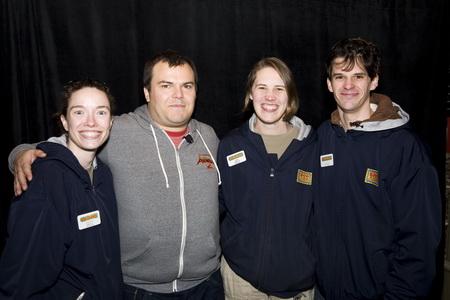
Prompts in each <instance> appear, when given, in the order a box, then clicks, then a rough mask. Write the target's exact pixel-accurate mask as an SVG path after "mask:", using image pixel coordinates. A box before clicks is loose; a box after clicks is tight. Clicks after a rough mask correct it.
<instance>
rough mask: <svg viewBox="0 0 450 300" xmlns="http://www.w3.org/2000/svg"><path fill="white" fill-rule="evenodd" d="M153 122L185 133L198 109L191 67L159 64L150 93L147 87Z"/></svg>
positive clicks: (146, 96)
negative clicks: (195, 107) (195, 110)
mask: <svg viewBox="0 0 450 300" xmlns="http://www.w3.org/2000/svg"><path fill="white" fill-rule="evenodd" d="M144 95H145V98H146V99H147V102H148V109H149V113H150V116H151V117H152V119H153V121H154V122H155V123H157V124H158V125H159V126H160V127H161V128H162V129H164V130H168V131H182V130H184V129H185V128H186V126H187V124H188V123H189V120H190V119H191V116H192V112H193V111H194V106H195V97H196V89H195V79H194V72H193V71H192V68H191V67H190V66H189V65H188V64H183V65H180V66H175V67H170V66H169V64H167V63H166V62H159V63H157V64H156V65H155V66H154V67H153V76H152V81H151V82H150V90H148V89H147V88H144Z"/></svg>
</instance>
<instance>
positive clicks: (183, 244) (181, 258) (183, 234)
mask: <svg viewBox="0 0 450 300" xmlns="http://www.w3.org/2000/svg"><path fill="white" fill-rule="evenodd" d="M175 158H176V163H177V169H178V175H179V179H180V202H181V215H182V228H181V245H180V255H179V267H178V275H177V278H180V277H181V275H182V274H183V269H184V249H185V247H186V227H187V225H186V223H187V221H186V218H187V217H186V201H185V199H184V178H183V170H182V169H181V162H180V155H179V152H178V150H176V151H175ZM173 289H174V292H176V290H177V286H176V280H175V281H174V284H173Z"/></svg>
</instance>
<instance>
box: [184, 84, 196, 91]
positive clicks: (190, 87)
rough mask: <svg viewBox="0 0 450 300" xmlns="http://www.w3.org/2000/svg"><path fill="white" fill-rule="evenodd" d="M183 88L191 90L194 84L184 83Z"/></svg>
mask: <svg viewBox="0 0 450 300" xmlns="http://www.w3.org/2000/svg"><path fill="white" fill-rule="evenodd" d="M184 88H185V89H188V90H191V89H193V88H194V84H193V83H186V84H185V85H184Z"/></svg>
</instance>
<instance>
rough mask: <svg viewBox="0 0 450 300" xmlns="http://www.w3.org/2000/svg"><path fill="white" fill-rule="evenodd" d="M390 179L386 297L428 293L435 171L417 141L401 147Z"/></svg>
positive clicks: (437, 207)
mask: <svg viewBox="0 0 450 300" xmlns="http://www.w3.org/2000/svg"><path fill="white" fill-rule="evenodd" d="M400 159H401V163H400V168H399V172H398V174H397V176H396V177H395V178H394V179H393V181H392V183H391V189H390V192H389V194H390V195H389V196H390V199H391V205H392V209H393V210H392V211H393V221H394V236H395V238H394V241H393V245H392V249H391V250H392V253H391V257H390V266H389V275H388V279H387V282H386V294H385V297H384V298H385V299H389V300H391V299H392V300H393V299H417V298H418V297H425V296H427V294H428V293H429V290H430V287H431V284H432V281H433V278H434V275H435V271H436V270H435V267H436V252H437V248H438V245H439V242H440V237H441V224H442V221H441V218H442V217H441V197H440V193H439V186H438V179H437V174H436V171H435V169H434V168H433V166H432V165H431V164H430V162H429V159H428V157H427V156H426V154H425V151H424V150H423V146H421V145H420V143H413V145H412V146H411V147H410V149H406V150H403V153H402V157H401V158H400Z"/></svg>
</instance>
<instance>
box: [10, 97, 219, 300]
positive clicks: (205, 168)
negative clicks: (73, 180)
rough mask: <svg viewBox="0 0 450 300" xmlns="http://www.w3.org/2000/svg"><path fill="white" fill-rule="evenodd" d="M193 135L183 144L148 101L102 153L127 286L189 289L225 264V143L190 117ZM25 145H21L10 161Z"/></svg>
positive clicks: (117, 124)
mask: <svg viewBox="0 0 450 300" xmlns="http://www.w3.org/2000/svg"><path fill="white" fill-rule="evenodd" d="M188 133H189V134H190V135H191V137H192V142H191V143H189V142H187V141H186V140H183V141H182V142H181V144H180V145H179V148H178V149H176V147H175V146H174V144H173V143H172V141H171V140H170V138H169V137H168V135H167V134H166V133H165V132H164V131H163V130H162V129H161V128H160V127H158V126H157V125H156V124H155V123H154V122H153V121H152V120H151V118H150V116H149V113H148V110H147V105H142V106H140V107H138V108H137V109H136V110H135V111H134V112H132V113H128V114H123V115H121V116H118V117H115V118H114V123H113V127H112V130H111V134H110V137H109V140H108V142H107V143H106V144H105V147H104V148H103V149H102V150H101V151H100V152H99V153H98V156H99V157H100V158H101V159H102V161H103V162H105V163H106V164H108V166H109V167H110V169H111V171H112V173H113V176H114V187H115V191H116V196H117V207H118V213H119V228H120V245H121V260H122V271H123V275H124V281H125V283H127V284H130V285H133V286H136V287H139V288H142V289H145V290H149V291H153V292H161V293H169V292H174V291H181V290H185V289H188V288H191V287H193V286H196V285H198V284H199V283H200V282H202V281H203V280H205V279H207V278H208V276H209V275H210V274H211V273H213V272H214V271H216V270H217V269H218V268H219V257H220V246H219V209H218V184H219V182H220V175H219V173H218V171H217V167H216V163H215V156H216V152H217V146H218V142H219V140H218V138H217V136H216V134H215V133H214V130H213V129H212V128H211V127H210V126H208V125H206V124H204V123H201V122H198V121H196V120H191V121H190V122H189V124H188ZM53 141H54V140H53ZM60 142H61V141H60ZM20 150H23V148H18V147H16V149H14V151H13V153H12V154H11V156H10V161H11V159H13V158H15V153H17V152H18V151H20Z"/></svg>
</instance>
